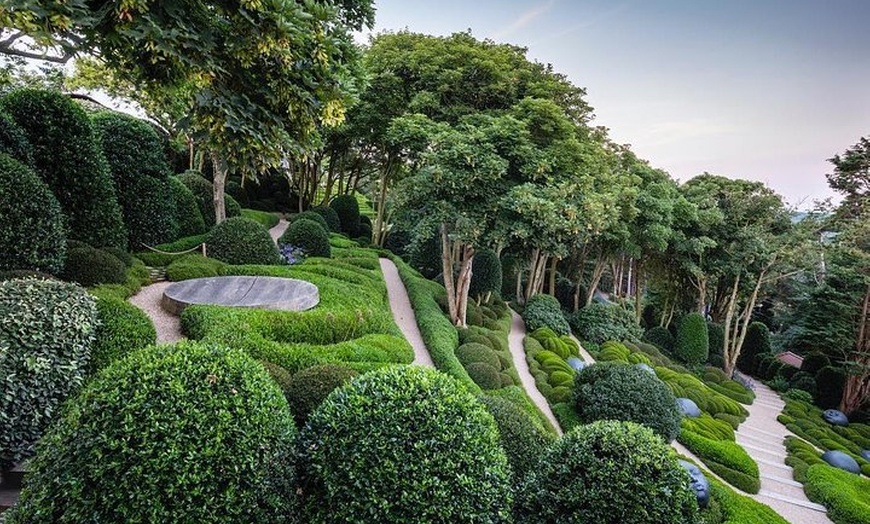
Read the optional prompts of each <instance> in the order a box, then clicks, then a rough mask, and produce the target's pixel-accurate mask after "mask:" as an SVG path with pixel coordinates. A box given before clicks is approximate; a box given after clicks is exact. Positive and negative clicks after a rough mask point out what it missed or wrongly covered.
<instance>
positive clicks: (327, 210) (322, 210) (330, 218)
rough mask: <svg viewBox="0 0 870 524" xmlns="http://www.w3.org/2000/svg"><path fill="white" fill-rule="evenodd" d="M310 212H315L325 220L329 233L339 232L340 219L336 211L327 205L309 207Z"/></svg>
mask: <svg viewBox="0 0 870 524" xmlns="http://www.w3.org/2000/svg"><path fill="white" fill-rule="evenodd" d="M308 211H311V212H312V213H317V214H318V215H320V216H322V217H323V219H324V220H325V221H326V229H327V230H328V231H329V232H330V233H341V219H340V218H338V213H336V212H335V210H334V209H332V208H331V207H329V206H315V207H312V208H311V209H309V210H308Z"/></svg>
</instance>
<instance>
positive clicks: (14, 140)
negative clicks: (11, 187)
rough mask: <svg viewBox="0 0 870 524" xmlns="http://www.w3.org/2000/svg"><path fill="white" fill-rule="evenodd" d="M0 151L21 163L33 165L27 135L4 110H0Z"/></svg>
mask: <svg viewBox="0 0 870 524" xmlns="http://www.w3.org/2000/svg"><path fill="white" fill-rule="evenodd" d="M0 153H6V154H7V155H9V156H10V157H12V158H14V159H15V160H18V161H19V162H21V163H22V164H24V165H26V166H28V167H32V166H33V152H32V148H31V147H30V142H28V141H27V135H25V134H24V131H23V130H22V129H21V127H19V125H18V124H16V123H15V120H12V117H11V116H9V115H8V114H7V113H6V112H5V111H2V110H0Z"/></svg>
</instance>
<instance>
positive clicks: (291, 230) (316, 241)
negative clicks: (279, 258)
mask: <svg viewBox="0 0 870 524" xmlns="http://www.w3.org/2000/svg"><path fill="white" fill-rule="evenodd" d="M311 215H314V216H316V217H318V218H320V219H321V221H322V220H323V219H322V217H321V216H320V215H318V214H316V213H311ZM278 244H279V245H282V246H286V245H289V246H294V247H298V248H302V252H303V254H304V255H305V256H307V257H323V258H329V257H330V256H332V248H331V247H330V245H329V233H328V232H327V231H326V227H325V226H322V225H321V224H319V223H318V222H315V221H313V220H309V219H308V218H305V217H303V218H300V219H298V220H295V221H294V222H293V223H292V224H290V226H289V227H288V228H287V231H284V234H282V235H281V238H279V239H278Z"/></svg>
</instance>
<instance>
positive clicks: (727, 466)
mask: <svg viewBox="0 0 870 524" xmlns="http://www.w3.org/2000/svg"><path fill="white" fill-rule="evenodd" d="M717 422H718V423H719V426H718V428H719V431H721V430H722V428H725V427H727V428H728V429H731V428H730V426H728V425H727V423H725V422H720V421H716V420H715V419H713V418H709V417H707V418H706V420H705V421H702V422H691V423H688V425H687V426H685V427H684V428H683V431H682V432H680V436H679V441H680V443H681V444H683V445H684V446H686V447H687V448H688V449H689V450H690V451H691V452H692V453H695V454H696V455H698V456H699V457H700V458H701V459H702V460H703V461H704V464H705V465H706V466H707V467H709V468H710V470H711V471H712V472H713V473H715V474H717V475H719V476H720V477H722V479H724V480H726V481H728V483H729V484H731V485H732V486H734V487H736V488H739V489H741V490H743V491H745V492H747V493H758V490H759V488H760V487H761V481H760V479H759V473H758V464H756V463H755V461H754V460H752V457H750V456H749V454H748V453H746V450H744V449H743V447H741V446H740V445H739V444H737V443H736V442H735V441H734V437H733V433H732V434H731V435H723V434H722V433H716V431H717V430H716V429H714V428H716V426H713V424H715V423H717ZM705 425H706V426H705ZM722 437H726V438H722ZM727 437H730V438H727Z"/></svg>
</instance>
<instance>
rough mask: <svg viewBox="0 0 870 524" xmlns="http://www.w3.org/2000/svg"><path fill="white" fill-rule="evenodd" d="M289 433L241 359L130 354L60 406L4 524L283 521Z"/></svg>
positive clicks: (191, 352)
mask: <svg viewBox="0 0 870 524" xmlns="http://www.w3.org/2000/svg"><path fill="white" fill-rule="evenodd" d="M295 435H296V430H295V427H294V424H293V418H292V417H291V416H290V411H289V410H288V409H287V401H286V400H285V399H284V397H283V395H282V394H281V392H280V390H279V389H278V386H276V385H275V384H274V383H273V382H272V380H271V379H270V378H269V376H268V375H267V374H266V372H265V371H264V369H263V367H262V366H261V365H260V364H259V363H258V362H257V361H255V360H253V359H252V358H251V357H249V356H248V355H246V354H245V353H244V352H243V351H240V350H230V349H224V348H219V347H212V346H205V345H200V344H195V343H189V342H184V343H179V344H177V345H175V346H156V347H151V348H147V349H144V350H141V351H137V352H135V353H132V354H130V355H129V356H128V357H126V358H124V359H122V360H120V361H118V362H116V363H115V364H113V365H111V366H109V367H108V368H106V369H105V370H103V371H102V372H101V373H99V374H98V375H97V376H96V377H95V379H94V380H93V381H92V382H90V383H89V385H88V386H87V387H86V388H85V389H84V390H83V391H82V393H81V394H80V395H79V396H78V397H76V399H75V400H74V401H73V402H71V403H70V404H69V405H68V406H67V409H66V411H65V414H64V416H63V418H62V419H61V420H60V421H59V423H58V424H57V425H55V426H54V427H53V429H52V431H51V432H50V433H49V434H48V435H46V437H45V439H43V441H42V442H41V443H40V447H39V452H38V454H37V457H36V458H35V459H34V460H33V462H31V465H30V473H29V476H28V478H29V482H28V484H27V487H26V488H25V489H24V491H23V492H22V493H21V498H20V500H19V502H18V505H17V506H16V507H15V509H14V510H12V511H11V512H10V513H11V514H10V516H9V518H8V519H7V522H8V523H10V524H23V523H25V522H26V523H28V524H38V523H43V522H44V523H51V522H56V520H55V516H56V515H63V517H64V519H65V520H69V521H70V522H129V523H148V522H203V523H217V522H251V523H263V524H265V523H275V522H290V521H291V517H292V516H293V499H294V495H293V478H294V473H293V463H292V459H291V455H292V449H293V443H294V438H295ZM97 457H98V458H97Z"/></svg>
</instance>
